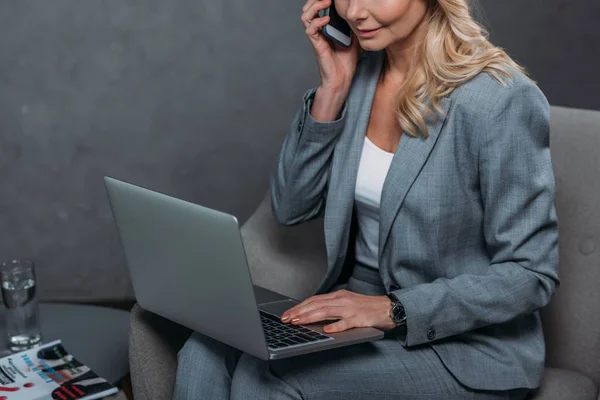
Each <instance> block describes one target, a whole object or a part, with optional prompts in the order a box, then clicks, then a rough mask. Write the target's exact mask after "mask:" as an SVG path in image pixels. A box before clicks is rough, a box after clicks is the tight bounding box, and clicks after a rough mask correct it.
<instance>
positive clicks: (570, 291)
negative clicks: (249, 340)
mask: <svg viewBox="0 0 600 400" xmlns="http://www.w3.org/2000/svg"><path fill="white" fill-rule="evenodd" d="M550 150H551V156H552V164H553V168H554V175H555V178H556V189H557V190H556V198H555V206H556V212H557V215H558V219H559V253H560V272H559V276H560V279H561V286H560V287H559V289H558V290H557V293H556V294H555V296H554V297H553V299H552V301H551V303H550V305H549V306H548V307H546V308H545V309H543V310H542V320H543V323H544V329H545V335H546V347H547V350H548V351H547V365H548V366H551V367H559V368H568V369H571V370H575V371H579V372H582V373H584V374H585V375H587V376H589V377H590V378H592V379H594V380H595V381H596V382H597V383H599V384H600V112H598V111H587V110H577V109H570V108H564V107H552V109H551V133H550ZM242 235H243V236H244V241H245V246H246V251H247V255H248V260H249V263H250V268H251V271H252V276H253V279H254V280H255V283H257V284H259V285H261V286H264V287H266V288H271V289H274V290H277V291H280V292H282V293H284V294H286V295H289V296H291V297H294V298H297V299H304V298H305V297H307V296H309V295H310V294H311V291H312V290H313V289H315V288H316V286H317V285H318V283H319V280H320V278H321V277H322V276H323V274H324V273H325V267H326V255H325V246H324V239H323V221H322V220H315V221H311V222H309V223H306V224H301V225H298V226H295V227H292V228H287V227H282V226H280V225H279V224H278V223H277V221H276V220H275V218H274V217H273V215H272V213H271V202H270V196H269V194H268V193H267V195H266V196H265V198H264V200H263V201H262V203H261V204H260V206H259V208H258V209H257V210H256V212H255V213H254V214H253V215H252V216H251V218H250V219H249V220H248V221H247V222H246V224H244V226H243V227H242Z"/></svg>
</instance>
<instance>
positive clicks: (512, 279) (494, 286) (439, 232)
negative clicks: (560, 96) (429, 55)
mask: <svg viewBox="0 0 600 400" xmlns="http://www.w3.org/2000/svg"><path fill="white" fill-rule="evenodd" d="M384 56H385V52H384V51H379V52H367V56H366V57H364V58H363V59H361V60H360V61H359V64H358V66H357V71H356V74H355V76H354V80H353V83H352V88H351V90H350V93H349V96H348V98H347V100H346V103H345V104H344V106H343V108H342V111H341V112H340V115H339V119H337V120H336V121H333V122H327V123H320V122H317V121H315V120H314V119H313V118H312V117H311V115H310V112H309V110H310V107H311V104H312V100H313V98H314V97H313V95H314V93H315V91H316V89H315V88H313V89H310V90H308V91H307V92H306V94H305V96H304V104H303V105H302V107H301V108H300V110H299V111H298V112H297V114H296V115H295V118H294V121H293V123H292V128H291V131H290V132H289V134H288V135H287V137H286V138H285V140H284V143H283V148H282V150H281V153H280V155H279V159H278V162H277V166H276V169H275V172H274V174H273V178H272V180H271V192H272V205H273V213H274V215H275V216H276V218H277V219H278V221H279V222H280V223H282V224H285V225H295V224H299V223H301V222H304V221H308V220H311V219H313V218H317V217H320V216H324V225H325V239H326V246H327V256H328V269H327V273H326V275H325V277H324V278H323V280H322V281H321V284H320V285H319V287H318V289H317V290H316V292H315V294H320V293H326V292H327V291H329V290H330V289H331V288H332V286H333V285H335V284H336V281H337V280H338V278H339V277H340V274H341V272H342V269H343V266H344V265H346V264H348V262H347V261H348V260H350V263H351V262H352V259H353V257H354V254H352V252H351V251H348V249H349V245H351V242H352V240H353V238H352V237H351V229H350V225H351V221H352V220H353V210H354V207H353V205H354V189H355V182H356V175H357V170H358V164H359V161H360V155H361V149H362V145H363V140H364V136H365V133H366V129H367V124H368V121H369V115H370V111H371V106H372V103H373V98H374V94H375V88H376V84H377V81H378V77H379V72H380V70H381V66H382V63H383V60H384ZM514 73H515V74H516V76H515V78H514V79H513V80H511V82H510V85H509V86H508V87H507V88H505V87H503V86H501V85H500V84H498V83H497V82H496V81H495V80H494V79H493V78H492V77H490V76H489V75H488V74H486V73H481V74H479V75H477V76H476V77H475V78H473V79H471V80H470V81H469V82H466V83H464V84H463V85H461V86H460V87H459V88H457V89H456V90H455V91H454V92H453V93H452V94H451V95H450V96H449V97H447V98H444V99H443V100H442V102H441V106H442V108H443V109H444V111H445V112H446V114H447V116H446V117H445V118H444V117H440V118H439V119H438V121H437V123H434V122H435V121H434V120H433V119H432V118H429V120H427V126H428V128H429V134H430V136H429V138H427V139H423V138H422V137H419V138H413V137H410V136H409V135H408V134H406V133H405V134H403V135H402V137H401V139H400V143H399V145H398V147H397V150H396V154H395V155H394V158H393V161H392V165H391V167H390V170H389V172H388V175H387V177H386V179H385V184H384V186H383V192H382V196H381V210H380V216H381V220H380V231H379V272H380V275H381V280H382V283H383V285H384V286H385V288H386V290H388V291H390V292H393V293H395V294H396V295H397V296H398V298H399V299H400V301H401V302H402V303H403V305H404V307H405V310H406V316H407V329H406V333H405V334H402V335H401V336H400V338H399V339H400V341H401V343H402V344H403V345H404V346H406V347H408V348H410V347H411V346H418V345H427V346H431V347H432V348H433V349H434V350H435V352H436V353H437V354H438V355H439V356H440V358H441V359H442V361H443V362H444V364H445V365H446V367H447V368H448V369H449V370H450V371H451V372H452V373H453V374H454V376H455V377H456V378H457V379H458V380H459V381H461V382H462V383H463V384H465V385H467V386H469V387H471V388H475V389H486V390H506V389H512V388H517V387H528V388H535V387H537V386H538V385H539V382H540V378H541V374H542V371H543V367H544V358H545V349H544V337H543V333H542V325H541V322H540V316H539V311H537V310H538V309H540V308H541V307H544V306H545V305H546V304H547V303H548V302H549V300H550V297H551V296H552V294H553V293H554V291H555V289H556V288H557V286H558V285H559V279H558V220H557V216H556V212H555V209H554V191H555V182H554V175H553V170H552V164H551V160H550V148H549V140H550V139H549V119H550V118H549V113H550V107H549V104H548V102H547V100H546V98H545V96H544V95H543V93H542V92H541V91H540V89H539V88H538V87H537V86H536V85H535V84H534V83H532V82H531V81H529V80H527V78H526V77H525V76H524V75H522V74H521V73H519V72H518V71H514Z"/></svg>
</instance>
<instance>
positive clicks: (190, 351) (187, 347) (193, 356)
mask: <svg viewBox="0 0 600 400" xmlns="http://www.w3.org/2000/svg"><path fill="white" fill-rule="evenodd" d="M220 346H223V344H222V343H220V342H218V341H216V340H214V339H212V338H210V337H208V336H206V335H203V334H202V333H200V332H194V333H192V335H191V336H190V337H189V338H188V339H187V340H186V342H185V344H184V345H183V347H182V348H181V349H180V350H179V352H178V353H177V361H178V362H179V363H185V362H186V361H189V362H191V363H195V362H199V360H206V359H207V358H209V357H211V355H213V354H215V352H218V351H219V350H221V351H224V350H225V349H220Z"/></svg>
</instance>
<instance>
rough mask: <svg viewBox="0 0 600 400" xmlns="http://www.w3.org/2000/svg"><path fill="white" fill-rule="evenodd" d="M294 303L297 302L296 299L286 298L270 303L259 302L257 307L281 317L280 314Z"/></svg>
mask: <svg viewBox="0 0 600 400" xmlns="http://www.w3.org/2000/svg"><path fill="white" fill-rule="evenodd" d="M296 304H299V302H298V301H296V300H292V299H287V300H281V301H274V302H272V303H266V304H260V305H259V306H258V308H260V309H261V310H263V311H266V312H268V313H271V314H273V315H276V316H278V317H281V314H283V313H284V312H286V311H287V310H289V309H290V308H292V307H294V306H295V305H296Z"/></svg>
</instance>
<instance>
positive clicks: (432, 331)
mask: <svg viewBox="0 0 600 400" xmlns="http://www.w3.org/2000/svg"><path fill="white" fill-rule="evenodd" d="M427 339H429V340H433V339H435V329H433V327H431V328H429V332H427Z"/></svg>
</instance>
